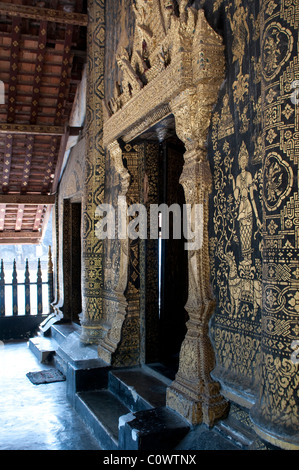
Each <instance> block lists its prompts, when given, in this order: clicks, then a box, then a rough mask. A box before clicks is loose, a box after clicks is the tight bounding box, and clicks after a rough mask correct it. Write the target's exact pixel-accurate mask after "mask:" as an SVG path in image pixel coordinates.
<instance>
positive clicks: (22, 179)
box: [0, 0, 87, 244]
mask: <svg viewBox="0 0 299 470" xmlns="http://www.w3.org/2000/svg"><path fill="white" fill-rule="evenodd" d="M86 26H87V14H85V13H84V12H83V1H82V0H44V1H39V0H33V1H28V0H11V1H8V0H4V1H0V80H1V82H2V83H3V84H4V89H5V96H4V100H3V99H2V101H1V96H0V244H1V243H10V244H16V243H38V242H39V241H40V239H41V237H42V233H43V229H44V225H45V223H46V221H47V218H48V214H49V211H50V209H51V207H52V205H53V204H54V202H55V192H56V189H57V185H58V182H59V177H60V171H61V166H62V162H63V157H64V152H65V148H66V144H67V138H68V136H69V135H77V134H78V132H79V131H80V129H77V128H76V129H72V128H69V126H68V121H69V117H70V113H71V110H72V106H73V103H74V98H75V95H76V90H77V86H78V84H79V83H80V81H81V74H82V70H83V66H84V62H85V51H86V44H85V38H86ZM1 82H0V85H1ZM0 91H1V86H0ZM2 98H3V97H2ZM3 101H4V102H3ZM1 103H2V104H1Z"/></svg>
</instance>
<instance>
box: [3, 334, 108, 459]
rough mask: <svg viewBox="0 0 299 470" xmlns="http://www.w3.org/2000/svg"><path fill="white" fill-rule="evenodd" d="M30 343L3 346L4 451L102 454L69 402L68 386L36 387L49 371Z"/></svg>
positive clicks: (63, 384)
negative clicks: (36, 374) (38, 374)
mask: <svg viewBox="0 0 299 470" xmlns="http://www.w3.org/2000/svg"><path fill="white" fill-rule="evenodd" d="M49 367H51V366H49V365H45V364H40V363H39V362H38V360H37V359H36V358H35V356H34V354H33V353H32V352H31V351H30V350H29V348H28V345H27V343H26V342H22V341H14V342H6V343H3V342H0V450H100V448H99V446H98V444H97V442H96V441H95V439H94V438H93V437H92V435H91V434H90V433H89V431H88V429H87V428H86V427H85V425H84V424H83V422H82V420H81V418H80V417H79V416H78V414H77V413H76V412H75V411H74V410H73V408H72V407H71V406H70V404H69V403H68V401H67V398H66V382H55V383H50V384H43V385H33V384H32V383H31V382H30V380H29V379H28V378H27V377H26V374H27V373H28V372H33V371H38V370H42V369H47V368H49Z"/></svg>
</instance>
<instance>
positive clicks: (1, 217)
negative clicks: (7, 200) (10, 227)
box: [0, 204, 6, 231]
mask: <svg viewBox="0 0 299 470" xmlns="http://www.w3.org/2000/svg"><path fill="white" fill-rule="evenodd" d="M5 211H6V205H5V204H0V231H2V230H3V229H4V223H5Z"/></svg>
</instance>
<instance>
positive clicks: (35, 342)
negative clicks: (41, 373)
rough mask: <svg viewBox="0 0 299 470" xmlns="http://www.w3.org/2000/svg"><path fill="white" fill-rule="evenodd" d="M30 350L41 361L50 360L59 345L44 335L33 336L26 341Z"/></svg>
mask: <svg viewBox="0 0 299 470" xmlns="http://www.w3.org/2000/svg"><path fill="white" fill-rule="evenodd" d="M28 346H29V349H30V351H31V352H32V353H33V354H34V355H35V356H36V357H37V359H38V361H39V362H41V363H45V362H51V361H52V360H53V357H54V355H55V354H56V351H57V349H58V347H59V345H58V343H57V342H56V341H55V340H54V339H53V338H48V337H44V336H35V337H34V338H30V339H29V342H28Z"/></svg>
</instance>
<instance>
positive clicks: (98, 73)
mask: <svg viewBox="0 0 299 470" xmlns="http://www.w3.org/2000/svg"><path fill="white" fill-rule="evenodd" d="M88 7H89V8H88V10H89V24H88V32H87V49H88V51H87V61H88V71H89V73H88V85H87V103H86V135H87V137H86V153H85V162H84V191H83V200H82V204H83V220H82V226H83V229H82V251H83V254H82V310H83V312H82V318H81V325H82V333H81V341H82V342H84V343H97V342H98V340H99V338H101V337H102V336H103V335H104V334H105V332H104V330H103V328H102V326H101V324H100V319H101V315H102V313H103V302H102V296H101V294H100V293H101V291H102V288H103V262H102V258H103V243H102V240H99V239H98V238H97V237H96V233H95V225H96V223H97V221H98V220H97V218H96V217H95V210H96V207H97V206H98V205H99V204H101V203H102V202H103V201H104V181H105V150H104V148H103V144H102V138H103V133H102V128H103V97H104V80H103V79H104V55H105V5H104V1H103V0H95V1H89V5H88Z"/></svg>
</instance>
